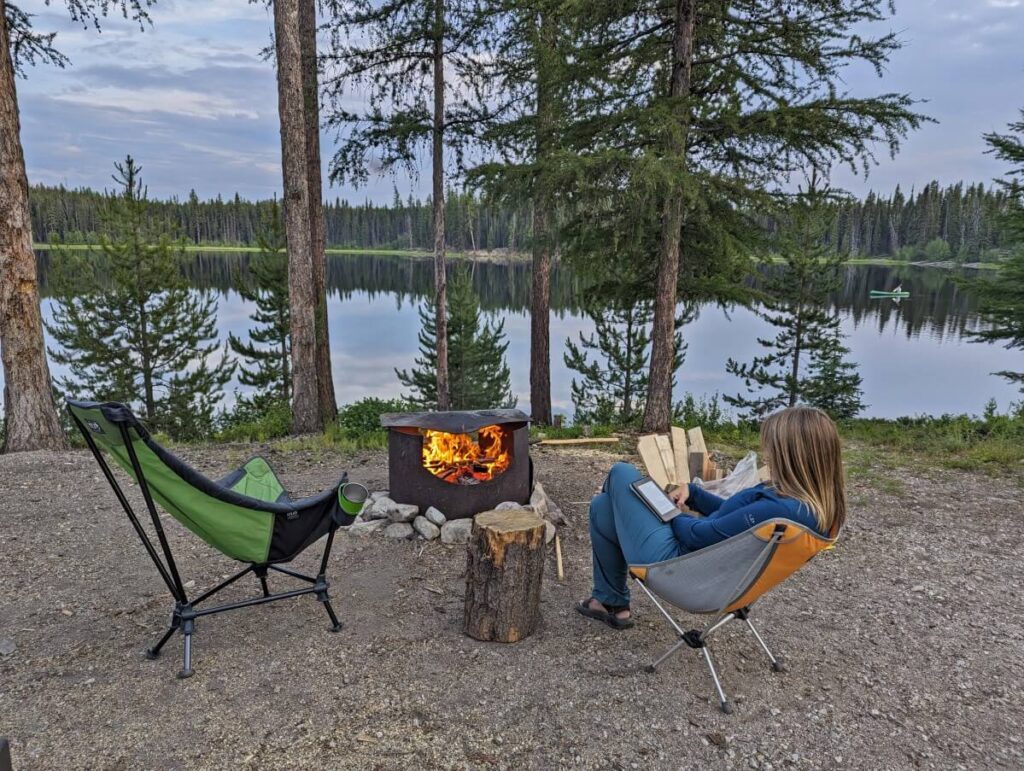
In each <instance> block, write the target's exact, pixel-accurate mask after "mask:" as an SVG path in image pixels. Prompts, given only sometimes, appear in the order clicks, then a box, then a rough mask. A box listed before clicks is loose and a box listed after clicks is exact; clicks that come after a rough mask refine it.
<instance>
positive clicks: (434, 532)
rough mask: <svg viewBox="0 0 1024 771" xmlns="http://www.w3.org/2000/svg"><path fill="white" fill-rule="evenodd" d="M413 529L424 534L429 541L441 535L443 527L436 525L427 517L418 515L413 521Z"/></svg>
mask: <svg viewBox="0 0 1024 771" xmlns="http://www.w3.org/2000/svg"><path fill="white" fill-rule="evenodd" d="M412 529H413V530H415V531H416V532H417V533H419V534H420V535H422V536H423V537H424V538H426V539H427V540H428V541H433V540H434V539H435V538H437V537H438V536H440V535H441V528H439V527H438V526H437V525H435V524H434V523H433V522H431V521H430V520H429V519H427V518H426V517H416V519H414V520H413V521H412Z"/></svg>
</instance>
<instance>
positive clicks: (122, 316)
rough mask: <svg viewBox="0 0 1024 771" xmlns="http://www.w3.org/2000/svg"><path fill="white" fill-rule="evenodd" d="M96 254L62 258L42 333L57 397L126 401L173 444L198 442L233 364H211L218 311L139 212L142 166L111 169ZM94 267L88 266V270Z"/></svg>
mask: <svg viewBox="0 0 1024 771" xmlns="http://www.w3.org/2000/svg"><path fill="white" fill-rule="evenodd" d="M115 168H116V170H117V173H116V174H115V175H114V180H115V181H116V182H117V184H118V186H119V187H120V190H119V191H116V192H112V193H111V194H109V196H108V198H107V200H106V202H105V206H104V210H103V212H102V222H103V233H102V234H101V236H100V242H99V245H100V252H99V254H98V255H93V254H87V255H85V256H80V255H73V254H70V253H67V254H62V255H61V258H62V259H61V267H59V268H58V270H57V275H56V276H55V279H54V283H55V289H56V291H55V293H54V299H55V307H54V313H53V323H52V324H48V325H47V329H48V331H49V332H50V335H51V336H52V337H53V339H54V340H55V341H56V343H57V344H58V345H59V346H60V347H59V348H58V349H55V350H51V351H50V355H51V357H52V358H53V360H54V361H55V362H57V363H59V364H62V365H64V366H65V367H67V368H68V371H69V375H68V376H65V377H63V378H60V379H59V381H58V382H59V384H60V387H61V388H62V389H63V390H64V392H65V393H68V394H72V395H75V396H78V397H86V398H93V399H97V400H101V401H106V400H113V401H120V402H125V403H127V404H129V405H131V406H132V407H133V408H134V409H136V410H138V411H139V412H140V414H141V415H142V416H143V417H144V418H145V419H146V421H147V422H148V423H149V424H150V426H152V427H153V428H155V429H157V430H160V431H166V432H167V433H168V434H170V435H171V436H172V437H174V438H176V439H193V438H200V437H204V436H207V435H208V434H209V431H210V426H211V423H212V421H213V412H214V409H215V408H216V406H217V404H218V403H219V401H220V399H221V395H222V391H223V388H224V384H225V383H227V381H228V380H229V379H230V378H231V375H232V374H233V372H234V369H235V364H234V363H233V362H232V361H231V360H230V359H229V358H228V357H227V356H226V355H225V356H223V357H222V358H221V360H220V361H219V362H217V363H213V362H212V361H211V359H213V358H215V357H216V354H217V352H218V349H219V344H218V342H217V333H216V322H217V304H216V302H215V300H214V297H213V294H212V293H209V292H195V291H192V290H191V289H190V288H189V287H188V284H187V283H186V281H185V279H184V278H183V277H182V275H181V270H180V264H181V260H182V259H183V257H184V254H185V252H184V243H183V242H182V241H174V240H172V239H171V236H170V235H169V233H168V232H167V227H166V225H164V224H163V223H161V222H159V221H156V220H154V219H153V218H152V217H151V216H150V213H149V212H148V206H147V201H146V189H145V188H144V187H143V185H142V180H141V177H140V173H141V168H140V167H139V166H137V165H136V164H135V161H134V159H132V157H131V156H128V157H127V158H126V159H125V162H124V163H123V164H122V163H117V164H115ZM93 260H95V261H96V262H95V264H93Z"/></svg>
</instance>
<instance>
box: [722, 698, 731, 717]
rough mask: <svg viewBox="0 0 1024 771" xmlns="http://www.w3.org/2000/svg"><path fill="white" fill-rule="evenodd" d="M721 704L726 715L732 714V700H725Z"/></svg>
mask: <svg viewBox="0 0 1024 771" xmlns="http://www.w3.org/2000/svg"><path fill="white" fill-rule="evenodd" d="M720 706H721V707H722V712H724V713H725V714H726V715H731V714H732V704H731V703H730V702H728V701H723V702H722V703H721V705H720Z"/></svg>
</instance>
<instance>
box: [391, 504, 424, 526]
mask: <svg viewBox="0 0 1024 771" xmlns="http://www.w3.org/2000/svg"><path fill="white" fill-rule="evenodd" d="M419 513H420V507H419V506H413V505H412V504H411V503H396V504H395V507H394V508H393V509H391V511H389V512H388V519H390V520H391V521H392V522H412V521H413V520H414V519H416V515H417V514H419Z"/></svg>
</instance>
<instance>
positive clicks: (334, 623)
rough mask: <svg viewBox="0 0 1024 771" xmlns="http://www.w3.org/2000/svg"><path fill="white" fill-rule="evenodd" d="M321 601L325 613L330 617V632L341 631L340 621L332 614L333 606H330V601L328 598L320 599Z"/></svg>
mask: <svg viewBox="0 0 1024 771" xmlns="http://www.w3.org/2000/svg"><path fill="white" fill-rule="evenodd" d="M321 602H322V603H323V604H324V610H326V611H327V615H328V617H330V619H331V631H332V632H340V631H341V622H340V621H338V617H337V616H336V615H334V608H332V607H331V601H330V600H321Z"/></svg>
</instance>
